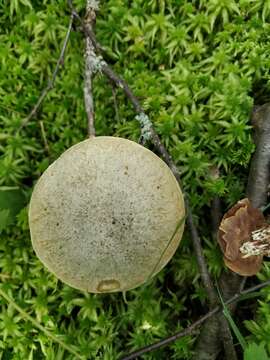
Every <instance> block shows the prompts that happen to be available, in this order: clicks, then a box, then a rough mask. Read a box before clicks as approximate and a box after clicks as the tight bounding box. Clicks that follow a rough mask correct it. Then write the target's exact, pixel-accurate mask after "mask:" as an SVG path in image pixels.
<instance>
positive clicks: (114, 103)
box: [112, 84, 120, 123]
mask: <svg viewBox="0 0 270 360" xmlns="http://www.w3.org/2000/svg"><path fill="white" fill-rule="evenodd" d="M112 95H113V105H114V111H115V118H116V121H117V123H119V122H120V116H119V110H118V104H117V97H116V91H115V86H114V84H112Z"/></svg>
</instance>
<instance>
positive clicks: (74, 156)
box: [29, 136, 185, 293]
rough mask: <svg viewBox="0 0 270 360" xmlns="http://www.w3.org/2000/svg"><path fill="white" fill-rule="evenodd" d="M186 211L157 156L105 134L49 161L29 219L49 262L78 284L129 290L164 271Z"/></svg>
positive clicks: (40, 252) (36, 242) (42, 254)
mask: <svg viewBox="0 0 270 360" xmlns="http://www.w3.org/2000/svg"><path fill="white" fill-rule="evenodd" d="M184 216H185V210H184V200H183V196H182V192H181V190H180V187H179V185H178V183H177V181H176V179H175V177H174V175H173V174H172V172H171V170H170V169H169V168H168V166H167V165H166V164H165V163H164V162H163V161H162V160H161V159H160V158H159V157H158V156H156V155H155V154H154V153H153V152H151V151H149V150H148V149H146V148H144V147H143V146H141V145H139V144H137V143H135V142H133V141H130V140H126V139H122V138H116V137H107V136H101V137H96V138H92V139H88V140H85V141H82V142H80V143H78V144H76V145H74V146H72V147H71V148H70V149H68V150H67V151H66V152H64V153H63V154H62V155H61V156H60V157H59V158H58V159H57V160H56V161H55V162H54V163H53V164H52V165H50V166H49V167H48V169H47V170H46V171H45V172H44V174H43V175H42V176H41V178H40V179H39V181H38V182H37V184H36V186H35V189H34V191H33V194H32V198H31V202H30V210H29V223H30V232H31V239H32V243H33V247H34V250H35V252H36V254H37V255H38V257H39V258H40V260H41V261H42V262H43V263H44V264H45V265H46V267H47V268H48V269H49V270H50V271H51V272H53V273H54V274H55V275H56V276H57V277H58V278H60V279H61V280H62V281H63V282H65V283H67V284H68V285H70V286H72V287H74V288H77V289H81V290H87V291H89V292H95V293H99V292H112V291H124V290H129V289H132V288H134V287H136V286H139V285H141V284H142V283H144V282H145V281H147V280H148V279H149V278H150V277H151V276H153V275H154V274H156V273H157V272H159V271H160V270H161V269H162V268H163V267H164V266H165V265H166V264H167V262H168V261H169V260H170V259H171V257H172V256H173V254H174V253H175V251H176V249H177V247H178V244H179V241H180V239H181V237H182V233H183V228H184Z"/></svg>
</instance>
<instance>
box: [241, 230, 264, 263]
mask: <svg viewBox="0 0 270 360" xmlns="http://www.w3.org/2000/svg"><path fill="white" fill-rule="evenodd" d="M240 252H241V253H242V254H244V256H243V257H244V258H248V257H250V256H254V255H266V256H270V225H266V226H264V227H262V228H261V229H258V230H255V231H252V233H251V240H250V241H247V242H245V243H244V244H243V245H242V246H241V247H240Z"/></svg>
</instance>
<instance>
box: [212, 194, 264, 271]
mask: <svg viewBox="0 0 270 360" xmlns="http://www.w3.org/2000/svg"><path fill="white" fill-rule="evenodd" d="M265 225H266V221H265V219H264V216H263V214H262V212H261V211H260V210H259V209H256V208H254V207H253V206H252V205H251V203H250V201H249V200H248V199H247V198H245V199H243V200H240V201H238V202H237V203H236V204H235V205H234V206H233V207H232V208H231V209H230V210H229V211H228V212H227V213H226V214H225V215H224V216H223V219H222V221H221V224H220V226H219V231H218V242H219V245H220V247H221V249H222V251H223V254H224V262H225V264H226V266H227V267H228V268H229V269H231V270H232V271H234V272H236V273H238V274H239V275H242V276H251V275H255V274H256V273H257V272H258V271H259V270H260V268H261V264H262V259H263V256H261V255H256V256H250V257H247V258H245V257H244V254H241V252H240V247H241V246H242V245H243V244H244V243H245V242H247V241H250V240H251V233H252V231H255V230H257V229H260V228H262V227H264V226H265Z"/></svg>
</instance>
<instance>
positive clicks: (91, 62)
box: [84, 1, 96, 137]
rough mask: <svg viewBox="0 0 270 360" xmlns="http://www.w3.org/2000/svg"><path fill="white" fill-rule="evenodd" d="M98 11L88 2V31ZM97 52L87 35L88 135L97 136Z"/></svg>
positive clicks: (86, 19) (86, 26)
mask: <svg viewBox="0 0 270 360" xmlns="http://www.w3.org/2000/svg"><path fill="white" fill-rule="evenodd" d="M95 20H96V12H95V9H94V8H93V7H92V6H91V1H88V2H87V6H86V15H85V20H84V26H85V28H86V29H88V31H92V29H93V27H94V26H95ZM95 64H96V54H95V51H94V46H93V43H92V40H91V38H90V37H89V36H86V37H85V72H84V103H85V110H86V115H87V120H88V135H89V136H90V137H91V136H95V134H96V131H95V126H94V121H95V112H94V100H93V94H92V79H93V77H94V74H95V73H96V65H95Z"/></svg>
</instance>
